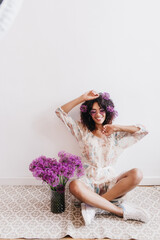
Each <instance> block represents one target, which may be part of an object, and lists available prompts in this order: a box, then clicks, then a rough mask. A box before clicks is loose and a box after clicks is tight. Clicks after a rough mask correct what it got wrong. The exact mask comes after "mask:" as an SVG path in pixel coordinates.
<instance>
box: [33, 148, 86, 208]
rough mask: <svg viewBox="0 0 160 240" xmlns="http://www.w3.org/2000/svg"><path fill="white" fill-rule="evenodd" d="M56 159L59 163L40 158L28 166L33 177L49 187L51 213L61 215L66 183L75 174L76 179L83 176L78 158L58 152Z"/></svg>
mask: <svg viewBox="0 0 160 240" xmlns="http://www.w3.org/2000/svg"><path fill="white" fill-rule="evenodd" d="M58 157H59V161H57V160H56V159H55V158H46V157H45V156H41V157H39V158H37V159H35V160H33V161H32V163H31V164H30V165H29V170H30V171H31V172H32V174H33V176H34V177H35V178H36V179H40V180H42V181H43V183H47V184H48V185H49V186H50V188H51V193H52V198H51V212H53V213H61V212H63V211H64V209H65V201H64V192H65V185H66V183H67V181H68V180H69V179H71V178H72V177H74V174H75V173H76V176H77V177H80V176H82V175H83V174H84V168H83V166H82V163H81V159H80V157H78V156H75V155H73V154H70V153H66V152H64V151H61V152H59V153H58Z"/></svg>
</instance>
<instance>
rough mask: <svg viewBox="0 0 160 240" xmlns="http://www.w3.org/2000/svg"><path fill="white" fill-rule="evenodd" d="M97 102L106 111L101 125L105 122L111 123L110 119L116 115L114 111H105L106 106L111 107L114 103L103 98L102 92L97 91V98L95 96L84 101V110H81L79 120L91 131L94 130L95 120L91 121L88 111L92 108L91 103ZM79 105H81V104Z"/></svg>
mask: <svg viewBox="0 0 160 240" xmlns="http://www.w3.org/2000/svg"><path fill="white" fill-rule="evenodd" d="M95 102H97V103H98V105H99V106H100V107H101V108H103V109H104V110H105V112H106V118H105V120H104V122H103V125H105V124H112V121H113V119H114V118H115V116H116V111H113V112H109V111H107V107H109V106H110V107H112V108H114V103H113V101H112V100H111V99H108V100H106V99H104V98H103V97H102V93H99V97H98V98H95V99H93V100H89V101H85V102H84V103H83V104H82V105H85V106H86V111H85V112H84V111H81V115H80V117H81V122H82V124H83V125H84V126H86V127H87V128H88V129H89V130H90V131H91V132H92V131H93V130H95V122H94V121H93V119H92V117H91V115H90V111H91V109H92V106H93V104H94V103H95ZM82 105H81V106H82Z"/></svg>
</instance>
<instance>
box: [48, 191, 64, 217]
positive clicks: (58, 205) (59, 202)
mask: <svg viewBox="0 0 160 240" xmlns="http://www.w3.org/2000/svg"><path fill="white" fill-rule="evenodd" d="M64 211H65V191H64V192H57V191H55V190H52V189H51V212H52V213H62V212H64Z"/></svg>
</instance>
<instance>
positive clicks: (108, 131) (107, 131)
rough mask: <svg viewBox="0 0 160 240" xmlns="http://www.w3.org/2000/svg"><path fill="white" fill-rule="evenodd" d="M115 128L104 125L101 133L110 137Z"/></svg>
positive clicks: (110, 125)
mask: <svg viewBox="0 0 160 240" xmlns="http://www.w3.org/2000/svg"><path fill="white" fill-rule="evenodd" d="M116 130H117V128H116V126H115V125H112V124H106V125H104V126H103V130H102V133H103V134H105V135H106V136H109V135H111V134H112V133H114V132H116Z"/></svg>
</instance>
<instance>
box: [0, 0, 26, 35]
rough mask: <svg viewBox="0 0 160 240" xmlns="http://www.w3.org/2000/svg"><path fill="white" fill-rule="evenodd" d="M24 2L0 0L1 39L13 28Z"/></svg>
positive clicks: (20, 0)
mask: <svg viewBox="0 0 160 240" xmlns="http://www.w3.org/2000/svg"><path fill="white" fill-rule="evenodd" d="M22 2H23V0H0V39H1V38H2V37H3V36H4V35H5V33H6V32H7V31H8V29H9V28H10V27H11V25H12V23H13V21H14V19H15V17H16V15H17V13H18V11H19V9H20V7H21V4H22Z"/></svg>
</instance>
